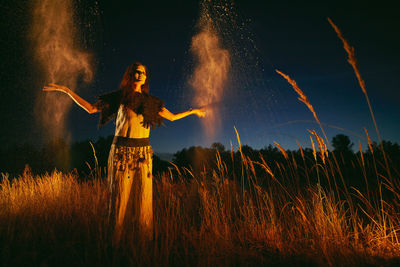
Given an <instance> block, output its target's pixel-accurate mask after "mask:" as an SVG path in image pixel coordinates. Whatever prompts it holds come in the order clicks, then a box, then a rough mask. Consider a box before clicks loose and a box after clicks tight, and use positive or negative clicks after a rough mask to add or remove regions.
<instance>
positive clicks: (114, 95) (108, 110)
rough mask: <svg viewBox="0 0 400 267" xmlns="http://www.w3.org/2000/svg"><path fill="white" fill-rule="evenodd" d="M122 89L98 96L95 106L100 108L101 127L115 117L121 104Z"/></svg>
mask: <svg viewBox="0 0 400 267" xmlns="http://www.w3.org/2000/svg"><path fill="white" fill-rule="evenodd" d="M121 99H122V90H117V91H113V92H111V93H107V94H104V95H100V96H98V97H97V102H96V103H95V106H96V107H97V109H99V110H100V121H99V128H100V127H102V126H103V125H104V124H106V123H107V122H109V121H110V120H111V119H113V118H115V116H116V115H117V112H118V108H119V105H120V104H121Z"/></svg>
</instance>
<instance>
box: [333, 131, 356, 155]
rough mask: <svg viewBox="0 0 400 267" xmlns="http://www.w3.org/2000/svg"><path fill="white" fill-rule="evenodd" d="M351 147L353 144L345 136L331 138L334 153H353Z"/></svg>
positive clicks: (339, 135)
mask: <svg viewBox="0 0 400 267" xmlns="http://www.w3.org/2000/svg"><path fill="white" fill-rule="evenodd" d="M353 145H354V144H353V143H352V142H351V141H350V138H349V137H348V136H347V135H344V134H338V135H335V136H334V137H333V138H332V146H333V147H334V151H336V152H341V153H349V152H350V153H353V149H352V147H353Z"/></svg>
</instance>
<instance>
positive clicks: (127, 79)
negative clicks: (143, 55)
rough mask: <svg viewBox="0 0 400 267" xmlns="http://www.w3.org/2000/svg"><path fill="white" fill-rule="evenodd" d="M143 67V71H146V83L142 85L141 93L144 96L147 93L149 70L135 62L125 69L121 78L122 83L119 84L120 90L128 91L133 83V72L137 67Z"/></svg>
mask: <svg viewBox="0 0 400 267" xmlns="http://www.w3.org/2000/svg"><path fill="white" fill-rule="evenodd" d="M139 66H143V67H144V69H145V71H146V81H145V82H144V84H143V85H142V92H145V93H146V94H148V93H149V70H148V69H147V67H146V66H145V65H143V64H142V63H140V62H135V63H133V64H131V65H129V66H128V67H127V68H126V71H125V73H124V76H123V77H122V81H121V84H120V86H119V87H120V88H121V89H123V90H124V91H129V89H130V88H131V85H132V83H133V82H134V81H135V71H136V69H137V67H139Z"/></svg>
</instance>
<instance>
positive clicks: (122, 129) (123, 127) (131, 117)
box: [115, 105, 150, 138]
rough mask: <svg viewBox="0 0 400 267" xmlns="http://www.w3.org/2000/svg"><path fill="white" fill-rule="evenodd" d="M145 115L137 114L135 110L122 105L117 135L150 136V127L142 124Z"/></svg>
mask: <svg viewBox="0 0 400 267" xmlns="http://www.w3.org/2000/svg"><path fill="white" fill-rule="evenodd" d="M142 122H143V116H142V115H141V114H136V113H135V112H134V111H133V110H131V109H129V108H127V107H125V106H124V105H120V107H119V109H118V115H117V120H116V122H115V123H116V127H115V136H122V137H128V138H148V137H149V135H150V128H145V127H143V125H142Z"/></svg>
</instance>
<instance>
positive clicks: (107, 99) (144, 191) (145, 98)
mask: <svg viewBox="0 0 400 267" xmlns="http://www.w3.org/2000/svg"><path fill="white" fill-rule="evenodd" d="M148 76H149V74H148V71H147V68H146V66H144V65H143V64H141V63H134V64H132V65H130V66H129V67H128V68H127V69H126V71H125V74H124V76H123V78H122V82H121V85H120V90H118V91H114V92H111V93H109V94H105V95H102V96H100V97H99V100H98V101H97V102H96V103H95V104H91V103H89V102H87V101H85V100H84V99H82V98H81V97H79V96H78V95H77V94H75V93H74V92H73V91H71V90H70V89H69V88H67V87H65V86H61V85H56V84H50V85H49V86H45V87H44V88H43V90H44V91H61V92H63V93H66V94H68V95H69V96H70V97H71V98H72V99H73V100H74V101H75V103H76V104H78V105H79V106H80V107H82V108H83V109H84V110H86V111H87V112H88V113H96V112H100V124H99V125H100V126H102V125H104V124H105V123H107V122H108V121H109V120H110V119H112V118H113V117H115V116H116V117H117V118H116V127H115V137H114V140H113V143H112V146H111V149H110V154H109V158H108V182H109V192H110V203H109V208H110V218H111V221H112V223H113V224H114V235H113V243H114V245H118V244H119V243H120V241H121V238H122V236H126V234H128V235H129V233H130V232H132V230H133V229H136V231H135V232H138V233H139V235H140V238H141V239H142V240H148V239H151V237H152V233H153V204H152V194H153V184H152V182H153V179H152V155H153V151H152V149H151V146H150V144H149V134H150V127H152V128H153V127H155V126H156V125H157V126H159V125H161V123H162V120H163V118H165V119H167V120H170V121H174V120H178V119H181V118H184V117H186V116H188V115H191V114H195V115H197V116H199V117H204V116H205V112H204V110H203V109H191V110H188V111H185V112H182V113H176V114H173V113H171V112H170V111H169V110H167V109H166V108H165V107H163V104H164V103H163V101H162V100H160V99H158V98H156V97H154V96H151V95H149V94H148V93H149V77H148ZM131 226H132V227H133V228H131Z"/></svg>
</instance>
